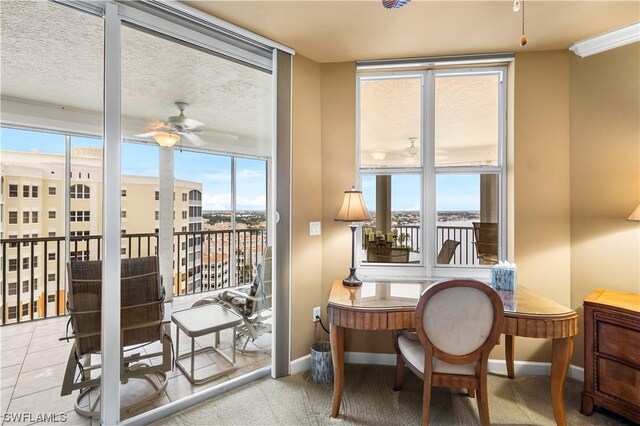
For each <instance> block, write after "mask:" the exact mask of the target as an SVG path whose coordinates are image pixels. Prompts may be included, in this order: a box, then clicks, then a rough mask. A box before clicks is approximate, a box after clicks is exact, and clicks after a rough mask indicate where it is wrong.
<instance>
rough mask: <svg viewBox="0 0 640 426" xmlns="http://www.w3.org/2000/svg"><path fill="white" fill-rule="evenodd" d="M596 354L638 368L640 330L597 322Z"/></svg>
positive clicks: (639, 361) (639, 360)
mask: <svg viewBox="0 0 640 426" xmlns="http://www.w3.org/2000/svg"><path fill="white" fill-rule="evenodd" d="M598 352H599V353H601V354H605V355H610V356H613V357H615V358H618V359H620V360H621V361H626V362H629V363H631V364H633V365H636V366H639V367H640V330H632V329H630V328H627V327H621V326H618V325H614V324H611V323H608V322H604V321H598Z"/></svg>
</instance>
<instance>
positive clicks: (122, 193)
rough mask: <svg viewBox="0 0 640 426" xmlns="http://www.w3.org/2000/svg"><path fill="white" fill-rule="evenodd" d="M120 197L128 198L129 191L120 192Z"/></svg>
mask: <svg viewBox="0 0 640 426" xmlns="http://www.w3.org/2000/svg"><path fill="white" fill-rule="evenodd" d="M120 195H121V196H123V197H126V196H127V190H126V189H123V190H122V191H120Z"/></svg>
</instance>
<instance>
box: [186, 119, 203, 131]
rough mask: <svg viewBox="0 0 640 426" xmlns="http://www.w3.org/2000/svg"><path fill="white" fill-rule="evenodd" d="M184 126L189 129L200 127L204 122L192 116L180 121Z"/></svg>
mask: <svg viewBox="0 0 640 426" xmlns="http://www.w3.org/2000/svg"><path fill="white" fill-rule="evenodd" d="M181 124H182V125H183V126H184V127H187V128H189V129H195V128H196V127H201V126H204V123H202V122H200V121H198V120H194V119H193V118H185V119H183V120H182V123H181Z"/></svg>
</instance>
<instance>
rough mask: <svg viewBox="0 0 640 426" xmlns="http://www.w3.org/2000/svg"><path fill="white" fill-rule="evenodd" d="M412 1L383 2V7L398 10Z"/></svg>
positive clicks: (388, 0) (385, 0)
mask: <svg viewBox="0 0 640 426" xmlns="http://www.w3.org/2000/svg"><path fill="white" fill-rule="evenodd" d="M410 1H411V0H382V5H383V6H384V7H385V8H387V9H398V8H400V7H402V6H404V5H405V4H407V3H409V2H410Z"/></svg>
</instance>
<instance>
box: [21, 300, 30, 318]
mask: <svg viewBox="0 0 640 426" xmlns="http://www.w3.org/2000/svg"><path fill="white" fill-rule="evenodd" d="M27 315H29V304H28V303H24V304H23V305H22V316H23V317H26V316H27Z"/></svg>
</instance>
